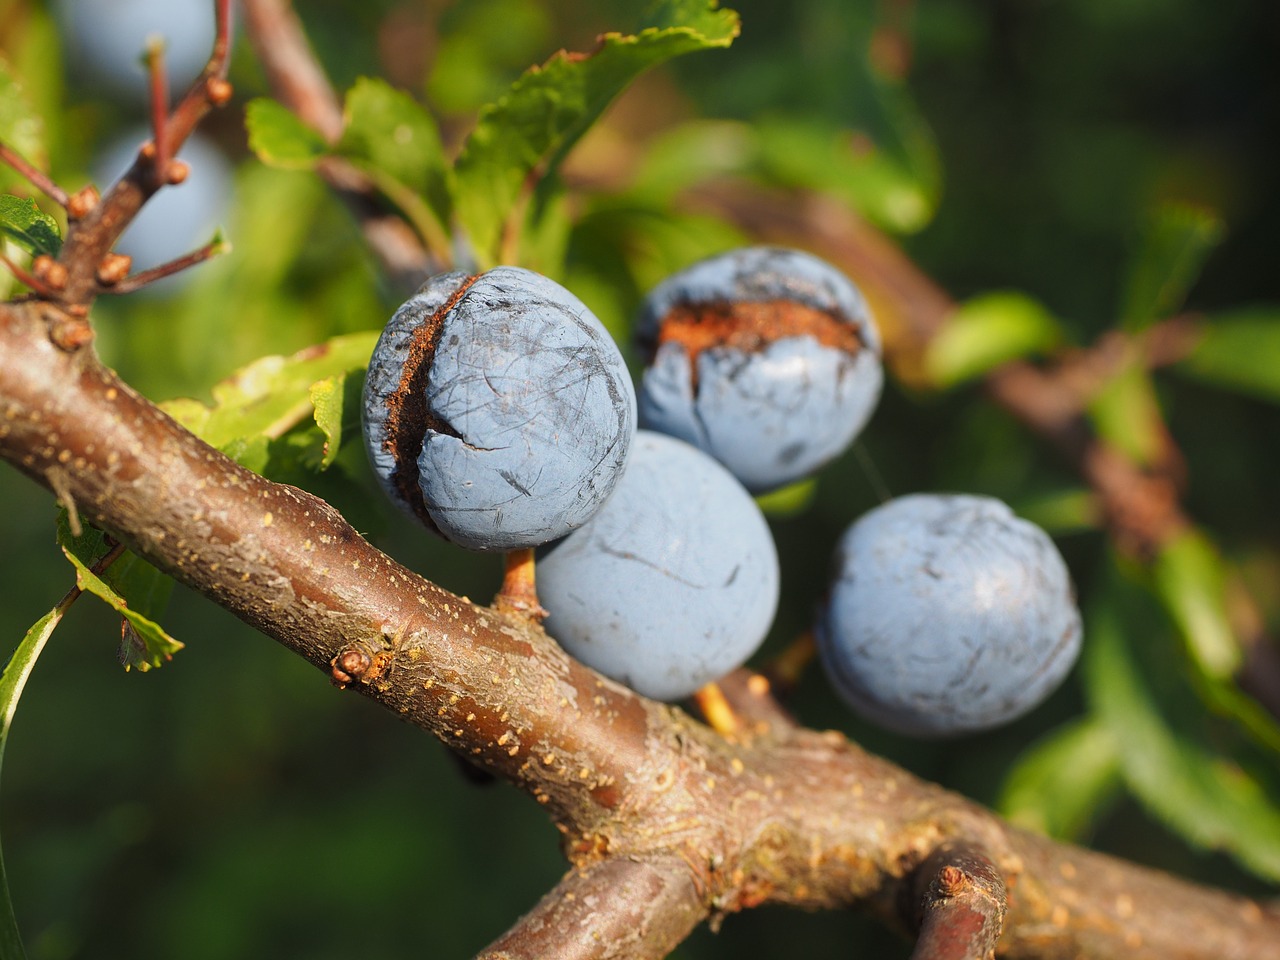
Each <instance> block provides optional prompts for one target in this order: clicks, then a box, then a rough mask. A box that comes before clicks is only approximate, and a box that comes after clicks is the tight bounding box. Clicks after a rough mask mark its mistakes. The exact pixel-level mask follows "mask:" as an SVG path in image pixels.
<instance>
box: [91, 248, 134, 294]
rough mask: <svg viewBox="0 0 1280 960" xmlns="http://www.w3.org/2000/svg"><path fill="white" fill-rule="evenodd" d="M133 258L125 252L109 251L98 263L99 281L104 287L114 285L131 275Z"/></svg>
mask: <svg viewBox="0 0 1280 960" xmlns="http://www.w3.org/2000/svg"><path fill="white" fill-rule="evenodd" d="M132 266H133V258H132V257H130V256H126V255H125V254H123V253H108V254H107V255H106V256H105V257H103V258H102V262H101V263H99V264H98V282H99V283H100V284H102V285H103V286H104V287H114V286H115V285H116V284H117V283H119V282H120V281H121V280H123V279H124V278H125V277H127V276H128V275H129V268H130V267H132Z"/></svg>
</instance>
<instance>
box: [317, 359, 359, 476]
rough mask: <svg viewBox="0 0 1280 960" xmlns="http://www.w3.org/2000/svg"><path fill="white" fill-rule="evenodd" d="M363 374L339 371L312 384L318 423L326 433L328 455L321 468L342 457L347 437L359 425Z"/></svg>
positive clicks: (325, 446) (326, 453)
mask: <svg viewBox="0 0 1280 960" xmlns="http://www.w3.org/2000/svg"><path fill="white" fill-rule="evenodd" d="M363 382H364V378H363V377H359V376H355V375H354V374H352V373H339V374H334V375H333V376H331V377H325V378H324V379H323V380H317V381H316V382H315V383H313V384H312V385H311V405H312V407H313V408H314V410H315V421H316V426H318V427H319V428H320V432H321V433H323V434H324V456H323V457H322V458H321V460H320V468H321V469H322V470H327V469H329V467H331V466H332V465H333V461H334V460H336V459H337V457H338V451H339V450H340V449H341V448H342V440H343V437H344V436H345V435H346V434H347V433H349V432H351V431H353V430H358V429H359V423H360V388H361V386H362V384H363Z"/></svg>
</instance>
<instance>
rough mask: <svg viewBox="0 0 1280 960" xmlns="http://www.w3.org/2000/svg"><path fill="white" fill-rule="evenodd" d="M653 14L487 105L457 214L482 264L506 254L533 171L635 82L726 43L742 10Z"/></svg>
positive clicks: (671, 9) (701, 6)
mask: <svg viewBox="0 0 1280 960" xmlns="http://www.w3.org/2000/svg"><path fill="white" fill-rule="evenodd" d="M650 22H651V24H652V25H651V26H648V27H647V28H646V29H644V30H642V31H640V32H639V33H638V34H635V35H633V36H624V35H622V34H617V33H609V34H605V35H604V36H602V37H601V38H600V43H599V46H598V47H597V48H596V49H595V51H593V52H592V53H590V54H569V53H565V52H561V53H559V54H557V55H555V56H554V57H552V58H551V59H550V60H548V61H547V62H546V63H545V64H543V65H542V66H541V67H533V68H531V69H530V70H528V71H527V72H526V73H525V74H524V75H523V76H522V77H520V79H518V80H517V81H516V82H515V83H514V84H513V85H512V87H511V89H510V90H509V91H508V92H507V94H506V95H505V96H503V97H502V98H501V99H500V100H498V101H497V103H493V104H490V105H489V106H487V107H485V108H484V109H483V110H482V111H481V112H480V117H479V119H478V121H477V124H476V127H475V129H474V130H473V131H472V132H471V135H470V137H469V138H468V139H467V142H466V144H465V146H464V148H463V151H462V154H461V155H460V156H459V158H458V162H457V165H456V168H455V173H456V186H457V194H456V210H457V214H458V219H459V221H460V222H461V224H462V226H463V228H464V229H465V231H466V233H467V236H468V238H469V239H470V241H471V244H472V247H473V249H474V251H475V253H476V256H477V258H478V259H479V260H480V261H481V263H482V265H491V264H493V263H495V262H496V261H497V259H498V258H499V256H500V250H499V248H500V244H501V241H502V238H503V235H504V232H505V231H506V230H507V228H508V225H509V224H511V223H513V222H514V220H515V218H516V216H517V215H519V213H520V211H519V209H518V208H519V207H520V201H521V200H522V198H524V197H526V196H527V191H528V190H529V188H530V184H531V175H535V172H536V176H537V177H539V178H545V177H547V176H548V175H550V174H551V173H553V172H554V170H555V169H556V167H557V165H558V163H559V161H560V159H561V158H563V156H564V155H565V153H566V152H567V151H568V150H569V148H570V147H572V146H573V144H574V143H575V142H577V140H578V138H580V137H581V136H582V135H583V134H584V133H585V132H586V131H587V129H588V128H589V127H590V126H591V124H592V123H594V122H595V120H596V118H597V117H599V116H600V114H601V112H603V110H604V108H605V107H606V106H608V104H609V102H610V101H612V100H613V98H614V97H616V96H617V95H618V94H619V93H621V92H622V91H623V90H624V89H625V88H626V87H627V85H628V84H630V83H631V82H632V81H633V80H634V79H635V78H636V77H637V76H639V75H640V74H641V73H643V72H644V71H645V70H647V69H648V68H650V67H653V66H656V65H657V64H659V63H662V62H663V61H666V60H669V59H670V58H672V57H676V56H680V55H681V54H685V53H692V52H694V51H697V50H706V49H710V48H714V47H727V46H728V45H729V44H730V43H731V42H732V41H733V38H734V37H735V36H737V33H738V18H737V14H735V13H733V12H732V11H730V10H719V9H716V8H715V5H714V3H710V2H708V0H683V2H681V0H669V2H664V3H662V4H660V5H659V6H658V7H656V8H655V11H654V16H653V17H652V18H651V21H650Z"/></svg>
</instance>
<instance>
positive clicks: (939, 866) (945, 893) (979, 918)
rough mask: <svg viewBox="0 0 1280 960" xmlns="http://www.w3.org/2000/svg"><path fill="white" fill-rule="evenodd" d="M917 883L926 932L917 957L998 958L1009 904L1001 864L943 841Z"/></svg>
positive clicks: (920, 919) (922, 929)
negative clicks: (997, 948)
mask: <svg viewBox="0 0 1280 960" xmlns="http://www.w3.org/2000/svg"><path fill="white" fill-rule="evenodd" d="M914 887H915V894H916V900H917V906H918V909H919V916H918V918H913V919H915V920H916V922H917V923H918V924H919V927H920V933H919V935H918V937H917V939H916V948H915V950H913V951H912V953H911V960H993V958H994V957H995V955H996V942H997V941H998V940H999V939H1000V931H1001V930H1003V929H1004V916H1005V911H1006V909H1007V903H1006V899H1005V885H1004V878H1003V877H1001V876H1000V872H999V871H998V870H997V869H996V867H995V864H993V863H992V862H991V861H990V860H988V859H987V858H986V857H985V856H983V855H982V854H980V853H978V852H977V851H976V850H971V849H969V848H966V847H949V846H943V847H940V848H938V849H937V850H935V851H934V852H933V855H932V856H930V857H929V858H928V859H927V860H925V862H924V863H922V864H920V867H919V868H918V869H917V870H916V882H915V884H914Z"/></svg>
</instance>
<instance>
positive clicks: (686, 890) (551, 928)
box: [476, 859, 706, 960]
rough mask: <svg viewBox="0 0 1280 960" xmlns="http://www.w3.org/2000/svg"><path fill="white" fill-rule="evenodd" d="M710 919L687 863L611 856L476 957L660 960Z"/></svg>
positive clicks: (568, 882)
mask: <svg viewBox="0 0 1280 960" xmlns="http://www.w3.org/2000/svg"><path fill="white" fill-rule="evenodd" d="M705 917H706V908H705V907H704V906H703V905H702V903H701V901H700V898H699V897H698V892H697V890H696V889H695V888H694V885H693V882H692V881H691V879H690V877H689V870H688V867H687V865H686V864H685V863H684V861H683V860H672V859H668V860H657V861H652V862H643V861H636V860H619V859H612V860H605V861H602V862H600V863H596V864H593V865H591V866H589V867H586V868H584V869H581V870H572V871H570V872H569V874H568V875H567V876H565V878H564V879H563V880H561V881H560V883H559V884H557V885H556V887H555V889H554V890H552V891H551V892H550V893H548V894H547V895H546V896H545V897H543V898H542V900H541V901H540V902H539V903H538V905H537V906H536V907H534V909H533V910H532V911H530V912H529V913H528V914H527V915H525V916H524V917H521V918H520V921H519V922H518V923H517V924H516V925H515V926H514V927H513V928H512V929H511V930H510V931H509V932H508V933H507V934H505V935H504V936H503V937H501V938H500V939H499V940H497V941H496V942H494V943H493V944H492V945H491V946H490V947H489V948H488V949H487V950H484V951H483V952H481V953H480V954H479V955H478V956H477V958H476V960H546V958H547V957H555V958H556V960H648V958H653V960H657V958H660V957H665V956H667V954H669V953H670V952H671V951H672V950H674V949H675V948H676V946H677V945H678V944H679V943H680V942H681V941H682V940H684V938H685V937H687V936H688V935H689V933H690V931H692V930H693V928H694V927H696V926H697V925H698V924H699V923H701V922H702V920H703V919H705Z"/></svg>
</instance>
